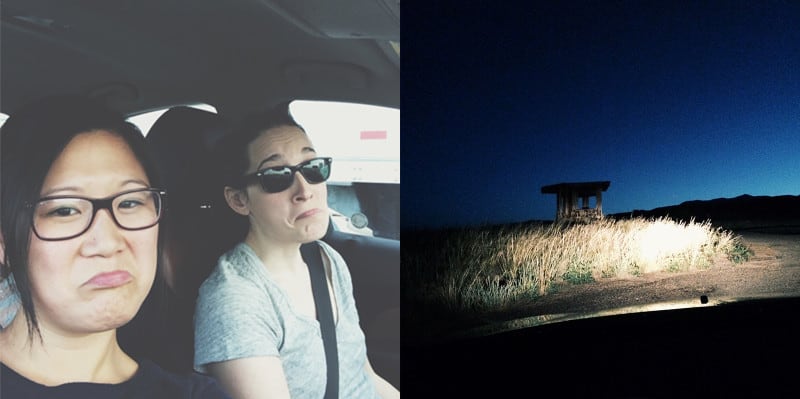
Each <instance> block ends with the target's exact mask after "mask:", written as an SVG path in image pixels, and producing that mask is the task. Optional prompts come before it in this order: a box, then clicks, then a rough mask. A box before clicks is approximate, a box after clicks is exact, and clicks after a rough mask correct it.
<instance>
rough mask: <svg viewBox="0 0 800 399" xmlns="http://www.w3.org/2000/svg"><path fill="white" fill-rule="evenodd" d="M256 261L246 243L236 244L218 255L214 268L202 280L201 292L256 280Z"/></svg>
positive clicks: (257, 269) (257, 273)
mask: <svg viewBox="0 0 800 399" xmlns="http://www.w3.org/2000/svg"><path fill="white" fill-rule="evenodd" d="M258 262H260V261H259V260H258V258H257V257H255V255H254V253H253V251H252V250H251V249H250V247H249V246H248V245H247V244H245V243H239V244H237V245H236V246H234V247H233V248H231V249H230V250H228V251H227V252H225V253H224V254H222V256H220V257H219V259H218V260H217V265H216V266H215V267H214V270H213V271H212V272H211V274H210V275H209V276H208V277H207V278H206V279H205V280H204V281H203V284H202V285H201V288H200V289H201V292H202V291H208V290H211V289H214V290H217V289H220V288H221V287H226V286H236V285H238V284H248V283H253V282H254V281H257V280H258V275H259V274H260V271H259V267H258V266H259V265H258ZM237 289H238V288H237Z"/></svg>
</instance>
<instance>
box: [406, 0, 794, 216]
mask: <svg viewBox="0 0 800 399" xmlns="http://www.w3.org/2000/svg"><path fill="white" fill-rule="evenodd" d="M502 3H503V2H490V1H475V2H469V1H441V2H425V4H424V5H420V4H407V3H406V4H403V17H402V18H403V26H402V35H403V38H402V41H403V44H402V45H403V54H402V60H403V61H402V62H403V63H402V66H401V70H402V91H401V93H402V116H401V118H402V119H401V129H402V135H403V138H402V140H403V141H402V147H401V148H402V149H401V173H402V197H401V206H402V213H401V215H402V223H403V228H404V229H411V228H419V227H442V226H466V225H478V224H483V223H504V222H510V221H524V220H530V219H552V218H553V216H554V214H555V196H554V195H552V194H549V195H548V194H541V191H540V190H541V187H542V186H544V185H548V184H554V183H560V182H572V181H594V180H610V181H611V186H610V187H609V189H608V191H607V192H605V193H604V197H603V208H604V211H605V212H606V213H617V212H627V211H631V210H633V209H652V208H655V207H659V206H666V205H673V204H678V203H680V202H683V201H688V200H694V199H713V198H721V197H735V196H738V195H741V194H751V195H783V194H792V195H798V194H800V3H798V2H789V1H766V2H763V1H724V2H723V1H720V2H699V3H703V4H702V5H697V4H695V3H698V2H688V1H687V2H664V1H658V2H646V1H614V2H611V1H601V2H596V1H595V2H572V3H567V2H539V3H537V2H532V3H531V4H533V5H531V4H528V3H527V2H523V3H520V4H527V5H520V6H503V8H501V9H499V8H498V7H499V6H498V5H499V4H502ZM540 3H541V4H540ZM550 3H554V4H550ZM536 4H540V5H536ZM564 4H569V5H564Z"/></svg>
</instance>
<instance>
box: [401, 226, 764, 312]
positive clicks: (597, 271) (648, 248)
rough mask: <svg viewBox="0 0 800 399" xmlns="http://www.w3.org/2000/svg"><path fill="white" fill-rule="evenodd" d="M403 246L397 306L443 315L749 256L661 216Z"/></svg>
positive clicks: (719, 235)
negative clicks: (560, 288)
mask: <svg viewBox="0 0 800 399" xmlns="http://www.w3.org/2000/svg"><path fill="white" fill-rule="evenodd" d="M403 243H404V250H403V251H402V264H403V276H402V279H403V295H404V296H405V298H404V301H406V302H404V303H410V304H412V306H418V307H420V308H421V309H423V311H424V310H425V309H430V308H435V309H440V310H442V311H447V312H450V314H453V313H452V312H456V313H459V312H461V313H465V314H466V313H474V312H485V311H496V310H502V309H504V308H507V307H509V306H513V304H514V303H515V302H517V301H519V300H521V299H526V298H532V297H536V296H541V295H546V294H547V292H548V291H549V290H550V289H551V287H552V286H553V284H556V283H559V284H583V283H588V282H592V281H595V280H598V279H602V278H608V277H627V276H638V275H641V274H643V273H650V272H656V271H690V270H699V269H706V268H709V267H711V266H713V265H714V264H715V263H716V262H718V261H720V260H722V259H725V258H728V259H730V260H732V261H734V262H740V261H745V260H747V258H748V255H749V254H751V253H752V251H750V250H749V249H748V248H747V247H746V246H744V244H743V243H742V242H741V240H740V239H739V237H736V236H734V235H733V233H731V232H730V231H727V230H723V229H720V228H717V227H713V226H712V225H711V224H710V223H708V222H703V223H697V222H695V221H693V220H692V221H689V222H678V221H674V220H671V219H669V218H666V217H662V218H658V219H643V218H634V219H626V220H614V219H610V218H605V219H600V220H597V221H595V222H592V223H588V224H569V223H553V224H551V223H548V224H517V225H508V226H486V227H472V228H460V229H450V230H442V231H427V232H419V233H415V234H412V235H408V236H406V235H404V236H403ZM406 246H407V247H410V248H411V249H410V250H406V249H405V248H406Z"/></svg>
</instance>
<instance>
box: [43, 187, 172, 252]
mask: <svg viewBox="0 0 800 399" xmlns="http://www.w3.org/2000/svg"><path fill="white" fill-rule="evenodd" d="M166 195H167V192H166V191H164V190H161V189H158V188H143V189H135V190H128V191H123V192H121V193H118V194H114V195H112V196H110V197H106V198H99V199H93V198H86V197H79V196H71V195H61V196H50V197H43V198H40V199H39V200H38V201H36V202H35V203H33V204H31V206H32V207H33V223H32V225H33V233H34V234H36V236H37V237H39V238H40V239H42V240H45V241H59V240H69V239H71V238H75V237H78V236H80V235H81V234H83V233H85V232H86V231H87V230H89V227H90V226H91V225H92V222H93V221H94V217H95V215H97V211H99V210H101V209H108V210H109V213H110V214H111V219H113V220H114V223H116V224H117V226H119V227H120V228H122V229H124V230H143V229H146V228H150V227H153V226H155V225H156V224H158V221H159V219H161V215H162V214H163V208H164V202H165V200H166Z"/></svg>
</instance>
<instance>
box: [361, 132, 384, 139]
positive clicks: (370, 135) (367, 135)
mask: <svg viewBox="0 0 800 399" xmlns="http://www.w3.org/2000/svg"><path fill="white" fill-rule="evenodd" d="M361 140H386V130H362V131H361Z"/></svg>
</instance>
